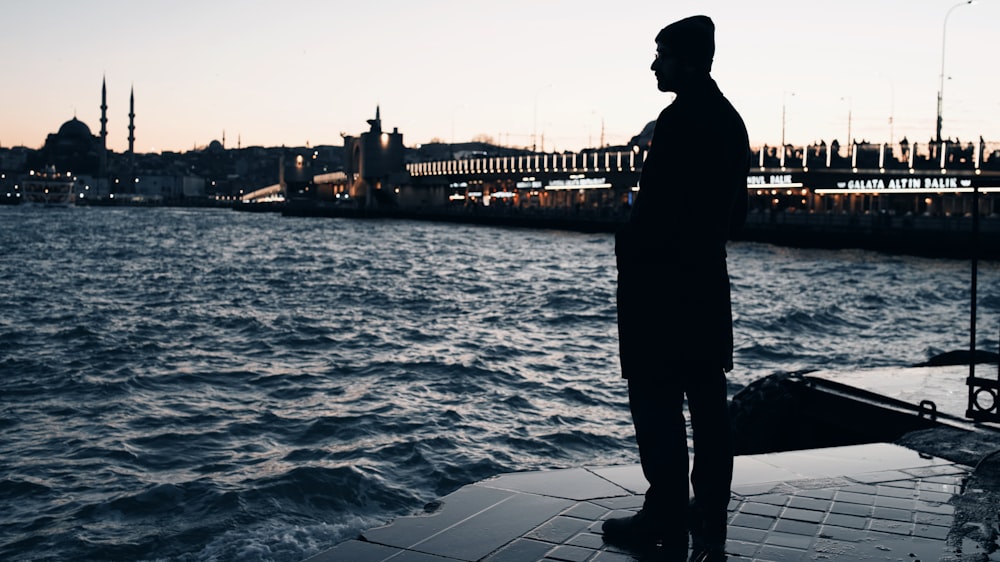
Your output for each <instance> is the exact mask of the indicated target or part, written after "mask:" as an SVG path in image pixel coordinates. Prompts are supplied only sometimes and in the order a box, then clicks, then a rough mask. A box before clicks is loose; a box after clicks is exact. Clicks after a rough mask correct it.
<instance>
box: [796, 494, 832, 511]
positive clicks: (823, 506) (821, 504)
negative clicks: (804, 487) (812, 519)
mask: <svg viewBox="0 0 1000 562" xmlns="http://www.w3.org/2000/svg"><path fill="white" fill-rule="evenodd" d="M831 497H832V496H831ZM832 504H833V502H831V501H830V500H825V499H816V498H808V497H805V498H804V497H800V496H795V497H793V498H791V499H789V500H788V507H794V508H796V509H808V510H812V511H819V512H823V513H825V512H827V511H829V510H830V506H831V505H832Z"/></svg>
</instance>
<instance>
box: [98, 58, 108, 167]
mask: <svg viewBox="0 0 1000 562" xmlns="http://www.w3.org/2000/svg"><path fill="white" fill-rule="evenodd" d="M97 166H98V170H97V175H98V176H99V177H100V178H104V177H107V175H108V84H107V78H106V77H103V76H102V77H101V154H100V156H99V157H98V164H97Z"/></svg>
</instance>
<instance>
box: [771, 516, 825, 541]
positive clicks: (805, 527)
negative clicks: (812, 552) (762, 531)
mask: <svg viewBox="0 0 1000 562" xmlns="http://www.w3.org/2000/svg"><path fill="white" fill-rule="evenodd" d="M774 531H776V532H781V533H789V534H795V535H803V536H807V537H812V536H815V535H816V534H817V533H818V532H819V525H818V524H816V523H806V522H805V521H793V520H791V519H779V520H778V522H777V523H775V524H774Z"/></svg>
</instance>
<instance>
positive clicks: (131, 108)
mask: <svg viewBox="0 0 1000 562" xmlns="http://www.w3.org/2000/svg"><path fill="white" fill-rule="evenodd" d="M128 153H129V158H131V157H132V156H134V155H135V86H132V90H131V91H130V92H129V96H128Z"/></svg>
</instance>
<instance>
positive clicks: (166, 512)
mask: <svg viewBox="0 0 1000 562" xmlns="http://www.w3.org/2000/svg"><path fill="white" fill-rule="evenodd" d="M730 273H731V276H732V280H733V298H734V312H735V315H736V347H737V351H736V365H737V368H736V370H735V371H734V372H733V373H732V374H731V377H730V391H731V393H735V392H737V391H739V389H740V388H742V387H744V386H745V385H746V384H748V383H749V382H751V381H753V380H755V379H757V378H760V377H762V376H765V375H768V374H770V373H772V372H775V371H782V370H798V369H807V368H827V369H844V370H856V369H862V368H868V367H875V366H889V365H909V364H913V363H917V362H920V361H923V360H925V359H927V358H929V357H930V356H932V355H934V354H936V353H939V352H942V351H948V350H952V349H964V348H967V347H968V328H969V302H968V301H969V277H970V275H969V264H968V263H967V262H960V261H949V260H930V259H919V258H910V257H898V256H887V255H882V254H876V253H869V252H861V251H811V250H797V249H787V248H779V247H774V246H769V245H762V244H734V245H732V246H731V248H730ZM0 279H2V280H3V284H2V291H0V311H2V313H0V431H2V435H3V439H2V440H0V505H3V506H4V509H3V511H2V512H0V559H4V560H60V561H61V560H94V561H98V560H170V561H195V560H198V561H200V560H215V561H237V560H239V561H248V560H249V561H253V560H260V561H264V560H273V561H282V562H285V561H287V562H292V561H298V560H302V559H303V558H306V557H308V556H310V555H312V554H315V553H317V552H319V551H321V550H323V549H326V548H329V547H330V546H332V545H334V544H336V543H338V542H340V541H343V540H346V539H349V538H353V537H354V536H356V535H357V534H358V533H359V532H360V531H362V530H364V529H365V528H368V527H372V526H375V525H380V524H383V523H386V522H388V521H389V520H391V519H392V518H394V517H397V516H400V515H406V514H411V513H414V512H420V511H421V510H423V509H424V508H425V506H430V507H428V509H430V508H431V507H432V506H433V502H434V501H435V500H436V499H437V498H439V497H440V496H442V495H445V494H447V493H449V492H451V491H453V490H455V489H457V488H459V487H461V486H462V485H465V484H468V483H471V482H475V481H477V480H480V479H483V478H486V477H489V476H493V475H495V474H498V473H502V472H510V471H520V470H533V469H541V468H562V467H574V466H581V465H587V466H595V465H613V464H622V463H634V462H637V461H638V455H637V452H636V449H635V445H634V442H633V439H632V430H631V420H630V418H629V413H628V406H627V401H626V392H625V385H624V383H623V381H622V380H621V379H620V378H619V377H620V374H619V370H618V363H617V353H618V350H617V329H616V325H615V305H614V294H615V265H614V248H613V238H612V236H610V235H604V234H596V235H595V234H577V233H566V232H554V231H535V230H521V229H504V228H487V227H474V226H460V225H450V224H432V223H421V222H406V221H389V220H385V221H365V220H340V219H292V218H282V217H280V216H277V215H273V214H247V213H236V212H232V211H225V210H188V209H165V208H68V209H40V208H30V207H7V208H3V207H0ZM998 279H1000V267H998V265H997V264H996V263H995V262H993V263H984V264H981V269H980V297H981V298H980V310H981V314H980V323H979V326H980V327H979V333H980V335H981V344H980V345H981V347H984V348H987V349H991V350H996V347H997V331H998V329H997V327H998V324H1000V283H998ZM669 361H670V358H669V357H665V358H664V362H665V363H666V362H669Z"/></svg>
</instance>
